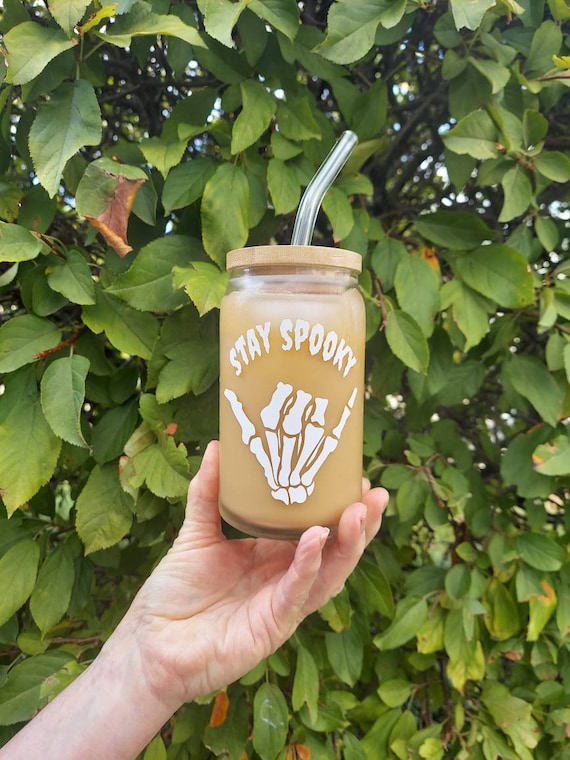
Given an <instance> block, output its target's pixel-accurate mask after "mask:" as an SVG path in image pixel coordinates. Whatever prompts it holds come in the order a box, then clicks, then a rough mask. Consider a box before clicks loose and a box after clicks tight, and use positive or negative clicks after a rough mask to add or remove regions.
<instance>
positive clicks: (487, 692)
mask: <svg viewBox="0 0 570 760" xmlns="http://www.w3.org/2000/svg"><path fill="white" fill-rule="evenodd" d="M481 700H482V702H483V704H484V705H485V707H486V708H487V710H489V712H490V713H491V716H492V718H493V720H494V721H495V723H496V724H497V726H498V727H499V728H500V729H501V730H502V731H503V732H504V733H505V734H506V735H507V736H509V737H510V738H511V740H512V742H513V745H514V748H515V750H516V752H517V754H518V756H519V757H523V754H522V753H523V752H524V750H525V748H529V749H534V747H536V745H537V744H538V742H539V739H540V735H541V734H540V730H539V726H538V724H537V722H536V721H535V719H534V718H533V717H532V705H531V704H530V703H529V702H525V701H524V700H523V699H520V698H519V697H515V696H513V695H512V694H511V693H510V691H509V689H508V688H507V687H506V686H504V685H503V684H500V683H497V682H496V681H485V682H484V684H483V692H482V694H481ZM524 756H525V757H526V756H527V754H526V753H525V755H524ZM528 757H531V755H528Z"/></svg>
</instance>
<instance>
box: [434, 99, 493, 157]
mask: <svg viewBox="0 0 570 760" xmlns="http://www.w3.org/2000/svg"><path fill="white" fill-rule="evenodd" d="M442 139H443V142H444V143H445V146H446V147H447V148H449V150H452V151H453V152H454V153H459V154H460V155H463V154H465V153H466V154H468V155H469V156H472V157H473V158H479V159H486V158H495V156H496V155H497V128H496V127H495V125H494V123H493V121H492V119H491V117H490V116H489V114H488V113H487V112H486V111H482V110H478V111H473V112H472V113H470V114H468V115H467V116H464V117H463V118H462V119H460V121H458V122H457V124H456V125H455V127H453V129H450V130H449V132H445V133H444V134H443V135H442Z"/></svg>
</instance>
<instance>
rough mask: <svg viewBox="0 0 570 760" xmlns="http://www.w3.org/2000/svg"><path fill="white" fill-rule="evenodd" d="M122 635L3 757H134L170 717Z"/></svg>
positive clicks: (49, 759) (2, 752)
mask: <svg viewBox="0 0 570 760" xmlns="http://www.w3.org/2000/svg"><path fill="white" fill-rule="evenodd" d="M137 657H138V655H137V652H136V649H135V648H134V647H133V646H130V645H129V642H128V640H125V639H124V638H123V637H120V636H119V637H118V638H117V639H113V638H112V639H111V640H110V641H109V642H108V643H107V645H106V646H105V648H104V649H103V651H102V652H101V654H100V655H99V656H98V657H97V658H96V660H95V661H94V662H93V663H92V665H90V666H89V667H88V668H87V670H86V671H85V672H84V673H82V674H81V675H80V676H79V677H78V678H77V680H76V681H74V682H73V683H72V684H71V685H70V686H68V687H67V688H66V689H65V690H64V691H63V692H61V694H59V695H58V696H57V697H56V698H55V699H54V700H53V701H52V702H50V703H49V704H48V705H47V706H46V707H45V708H44V709H43V710H42V711H41V712H40V713H39V714H38V715H37V716H36V717H35V718H34V719H33V720H32V721H31V722H30V723H28V724H27V726H25V727H24V728H23V729H22V730H21V731H20V732H19V733H18V734H17V735H16V736H15V737H14V738H13V739H12V740H11V741H10V742H9V743H8V744H7V745H6V746H5V747H3V748H1V749H0V760H38V758H41V760H101V758H108V760H133V759H134V758H135V757H136V756H137V755H138V753H139V752H140V751H141V750H142V749H143V748H144V747H145V746H146V745H147V744H148V742H149V741H150V740H151V739H152V737H153V736H154V735H155V734H156V733H157V732H158V731H159V730H160V729H161V727H162V725H163V724H164V723H165V722H166V721H167V720H168V719H169V718H170V716H171V714H172V712H173V711H174V710H173V706H172V705H171V706H170V707H167V706H166V705H164V704H163V703H162V702H161V701H160V700H159V699H157V698H156V696H155V695H154V694H153V690H152V689H151V688H150V687H149V686H148V685H147V684H145V680H144V668H143V667H142V663H140V662H137Z"/></svg>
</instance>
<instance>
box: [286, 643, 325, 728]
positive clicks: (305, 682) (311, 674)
mask: <svg viewBox="0 0 570 760" xmlns="http://www.w3.org/2000/svg"><path fill="white" fill-rule="evenodd" d="M318 702H319V670H318V668H317V665H316V663H315V660H314V658H313V655H312V654H311V653H310V652H309V650H308V649H306V648H305V647H303V646H300V647H299V649H298V651H297V666H296V668H295V678H294V680H293V692H292V695H291V705H292V706H293V709H294V710H296V711H299V710H300V709H301V707H302V706H303V705H307V708H308V710H309V714H310V715H311V719H312V720H313V721H314V720H316V719H317V715H318V710H319V705H318Z"/></svg>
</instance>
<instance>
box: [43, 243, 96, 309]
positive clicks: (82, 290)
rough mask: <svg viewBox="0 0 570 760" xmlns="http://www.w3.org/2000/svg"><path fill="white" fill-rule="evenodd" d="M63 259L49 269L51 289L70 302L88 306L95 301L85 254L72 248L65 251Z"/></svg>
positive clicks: (93, 285) (92, 283)
mask: <svg viewBox="0 0 570 760" xmlns="http://www.w3.org/2000/svg"><path fill="white" fill-rule="evenodd" d="M65 259H66V260H65V261H64V262H61V263H58V264H56V265H55V266H54V267H52V268H51V269H49V271H48V274H47V281H48V284H49V286H50V288H51V289H52V290H55V291H56V292H57V293H61V294H62V295H64V296H65V297H66V298H67V299H68V300H69V301H71V302H72V303H78V304H82V305H84V306H89V305H92V304H94V303H95V283H94V282H93V276H92V274H91V270H90V269H89V264H88V263H87V261H86V259H85V256H84V255H83V254H82V253H81V252H80V251H77V250H75V249H74V248H71V249H69V250H68V251H66V253H65Z"/></svg>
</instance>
